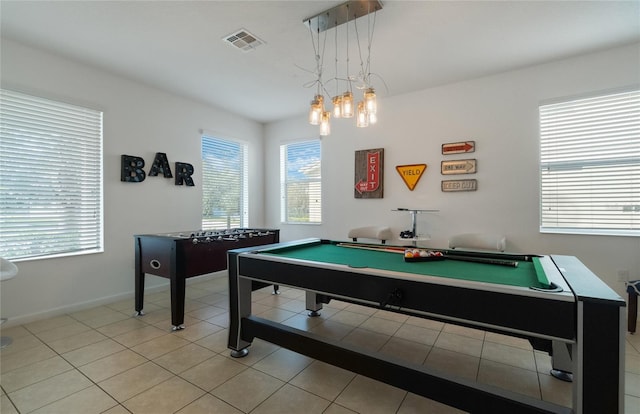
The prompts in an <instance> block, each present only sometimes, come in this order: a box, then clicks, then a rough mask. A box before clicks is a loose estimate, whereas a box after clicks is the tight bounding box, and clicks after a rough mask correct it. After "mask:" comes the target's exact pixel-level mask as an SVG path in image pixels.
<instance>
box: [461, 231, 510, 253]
mask: <svg viewBox="0 0 640 414" xmlns="http://www.w3.org/2000/svg"><path fill="white" fill-rule="evenodd" d="M506 247H507V238H506V237H505V236H503V235H498V234H482V233H464V234H457V235H454V236H451V238H450V239H449V248H450V249H479V250H491V251H497V252H504V250H505V249H506Z"/></svg>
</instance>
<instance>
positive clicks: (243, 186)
mask: <svg viewBox="0 0 640 414" xmlns="http://www.w3.org/2000/svg"><path fill="white" fill-rule="evenodd" d="M205 140H210V141H211V142H217V144H213V145H216V146H220V147H223V146H227V147H237V149H240V153H241V158H242V160H241V161H239V162H240V164H241V165H240V166H239V168H238V169H236V170H233V172H231V174H233V173H236V175H239V176H240V177H241V178H240V189H239V197H240V201H239V204H240V205H239V207H238V215H237V217H238V221H237V222H235V221H233V222H232V221H230V220H229V216H227V222H226V223H223V224H222V225H220V226H214V225H211V222H212V221H215V220H216V219H215V218H212V219H210V222H209V223H207V221H206V220H207V218H206V215H205V202H206V198H207V194H206V191H207V186H208V185H209V180H210V179H212V178H213V177H212V176H208V174H211V175H214V174H215V172H208V168H209V167H208V166H207V163H206V161H205V152H204V151H205ZM200 145H201V147H200V148H201V156H202V212H201V215H202V217H201V226H202V229H203V230H226V229H229V228H237V227H240V228H247V227H249V144H248V143H247V142H246V141H243V140H240V139H235V138H228V137H224V136H221V135H220V134H216V133H212V132H207V131H203V132H202V133H201V137H200ZM218 149H222V148H218ZM221 164H222V166H224V164H225V163H224V162H221ZM214 167H215V168H217V167H220V165H218V164H216V165H214ZM225 177H226V173H225V174H224V176H223V178H225ZM224 181H225V182H228V181H229V180H227V179H225V180H224ZM213 207H214V208H215V207H216V206H213Z"/></svg>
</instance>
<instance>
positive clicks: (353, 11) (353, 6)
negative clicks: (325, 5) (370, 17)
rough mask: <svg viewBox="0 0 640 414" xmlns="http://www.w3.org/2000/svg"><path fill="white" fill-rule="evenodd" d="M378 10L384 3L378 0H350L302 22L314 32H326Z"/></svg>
mask: <svg viewBox="0 0 640 414" xmlns="http://www.w3.org/2000/svg"><path fill="white" fill-rule="evenodd" d="M378 10H382V3H381V2H380V1H378V0H373V1H370V0H350V1H348V2H346V3H343V4H341V5H339V6H336V7H333V8H331V9H329V10H325V11H323V12H322V13H319V14H316V15H315V16H313V17H309V18H307V19H304V20H303V21H302V22H303V23H304V24H305V25H308V26H309V27H311V30H312V31H313V32H314V33H316V32H324V31H325V30H329V29H332V28H334V27H337V26H340V25H341V24H344V23H347V22H350V21H351V20H354V19H357V18H358V17H362V16H366V15H367V14H369V13H373V12H376V11H378Z"/></svg>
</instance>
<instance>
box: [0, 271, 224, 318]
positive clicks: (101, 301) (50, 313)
mask: <svg viewBox="0 0 640 414" xmlns="http://www.w3.org/2000/svg"><path fill="white" fill-rule="evenodd" d="M150 276H153V275H150ZM226 276H227V271H226V270H223V271H220V272H215V273H208V274H206V275H202V276H195V277H192V278H189V279H187V281H186V282H187V285H190V284H192V283H197V282H202V281H205V280H209V279H217V278H220V277H226ZM168 289H169V281H168V280H167V282H166V283H162V284H160V285H157V286H153V287H145V289H144V292H145V294H149V293H157V292H163V291H166V290H168ZM134 295H135V291H133V290H131V291H128V292H122V293H118V294H115V295H111V296H104V297H101V298H98V299H92V300H88V301H86V302H79V303H74V304H70V305H65V306H60V307H57V308H52V309H47V310H44V311H40V312H35V313H30V314H27V315H20V316H15V317H12V318H10V319H8V320H7V321H5V323H3V324H2V329H6V328H11V327H13V326H18V325H25V324H27V323H31V322H37V321H40V320H43V319H49V318H55V317H56V316H61V315H66V314H68V313H74V312H79V311H82V310H85V309H90V308H95V307H97V306H102V305H108V304H109V303H114V302H119V301H121V300H126V299H132V300H133V298H134ZM134 312H135V310H134V304H133V301H132V303H131V315H133V314H134Z"/></svg>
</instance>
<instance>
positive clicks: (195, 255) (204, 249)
mask: <svg viewBox="0 0 640 414" xmlns="http://www.w3.org/2000/svg"><path fill="white" fill-rule="evenodd" d="M134 238H135V310H136V315H138V316H142V315H144V311H143V301H144V281H145V275H146V274H147V273H148V274H151V275H155V276H160V277H164V278H167V279H169V280H170V286H171V288H170V289H171V325H172V329H173V330H179V329H183V328H184V303H185V288H186V279H187V278H190V277H193V276H199V275H203V274H207V273H212V272H217V271H220V270H225V269H226V268H227V251H228V250H231V249H238V248H241V247H251V246H260V245H266V244H272V243H278V242H279V241H280V230H278V229H247V228H234V229H226V230H199V231H186V232H179V233H164V234H162V233H159V234H144V235H135V236H134ZM265 286H268V284H266V283H261V282H255V284H254V286H253V289H254V290H255V289H260V288H262V287H265ZM274 292H277V286H274Z"/></svg>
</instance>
